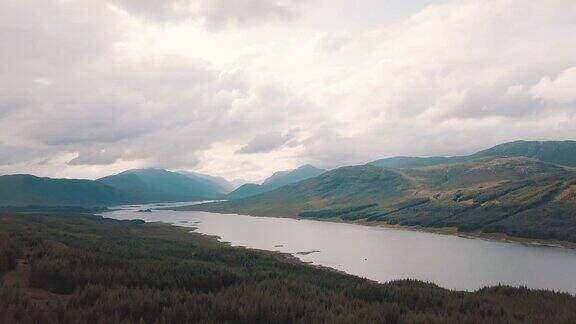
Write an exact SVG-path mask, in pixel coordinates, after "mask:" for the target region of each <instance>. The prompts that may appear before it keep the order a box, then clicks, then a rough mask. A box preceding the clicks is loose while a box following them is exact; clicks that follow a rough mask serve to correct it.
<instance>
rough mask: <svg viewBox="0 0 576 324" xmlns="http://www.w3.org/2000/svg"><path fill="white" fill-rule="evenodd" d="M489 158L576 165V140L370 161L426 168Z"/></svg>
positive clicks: (402, 166) (380, 165) (512, 144)
mask: <svg viewBox="0 0 576 324" xmlns="http://www.w3.org/2000/svg"><path fill="white" fill-rule="evenodd" d="M486 157H528V158H533V159H536V160H539V161H542V162H549V163H553V164H557V165H562V166H571V167H572V166H576V141H546V142H537V141H515V142H510V143H504V144H500V145H497V146H494V147H492V148H489V149H487V150H483V151H480V152H477V153H475V154H472V155H466V156H453V157H442V156H437V157H406V156H400V157H392V158H386V159H381V160H377V161H373V162H371V163H369V164H371V165H376V166H379V167H383V168H402V169H411V168H423V167H428V166H435V165H442V164H451V163H462V162H466V161H472V160H475V159H479V158H486Z"/></svg>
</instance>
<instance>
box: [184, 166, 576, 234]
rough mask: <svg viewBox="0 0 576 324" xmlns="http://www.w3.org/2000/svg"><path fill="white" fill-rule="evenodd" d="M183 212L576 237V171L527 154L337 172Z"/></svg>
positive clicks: (348, 169)
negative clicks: (339, 220) (405, 167)
mask: <svg viewBox="0 0 576 324" xmlns="http://www.w3.org/2000/svg"><path fill="white" fill-rule="evenodd" d="M183 209H194V210H205V211H213V212H228V213H240V214H249V215H260V216H282V217H310V218H340V219H343V220H349V221H353V220H366V221H370V222H386V223H389V224H399V225H406V226H416V225H419V226H425V227H457V228H458V229H459V230H460V231H463V232H467V231H476V230H480V231H484V232H495V233H506V234H509V235H513V236H520V237H529V238H541V239H560V240H566V241H574V242H576V215H575V214H574V211H576V172H574V171H570V170H569V169H565V168H563V167H560V166H556V165H553V164H549V163H544V162H540V161H537V160H534V159H529V158H525V157H496V158H484V159H477V160H474V161H471V162H465V163H458V164H448V165H438V166H432V167H425V168H418V169H385V168H380V167H377V166H373V165H365V166H354V167H345V168H340V169H336V170H333V171H330V172H327V173H326V174H324V175H322V176H319V177H316V178H313V179H310V180H307V181H304V182H301V183H297V184H293V185H289V186H285V187H282V188H279V189H277V190H274V191H271V192H268V193H265V194H261V195H258V196H254V197H251V198H247V199H242V200H238V201H229V202H221V203H213V204H204V205H198V206H191V207H185V208H183Z"/></svg>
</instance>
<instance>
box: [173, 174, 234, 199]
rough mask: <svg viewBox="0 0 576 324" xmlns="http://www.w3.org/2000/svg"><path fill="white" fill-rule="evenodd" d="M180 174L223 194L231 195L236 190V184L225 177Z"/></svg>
mask: <svg viewBox="0 0 576 324" xmlns="http://www.w3.org/2000/svg"><path fill="white" fill-rule="evenodd" d="M178 173H180V174H183V175H185V176H187V177H188V178H190V179H193V180H195V181H198V182H201V183H204V185H205V186H206V187H207V188H211V189H212V190H214V191H217V192H219V193H221V194H224V195H225V194H227V193H230V192H231V191H232V190H234V189H236V188H235V187H234V184H233V183H231V182H230V181H228V180H226V179H224V178H223V177H215V176H211V175H207V174H202V173H198V172H191V171H179V172H178Z"/></svg>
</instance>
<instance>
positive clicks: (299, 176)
mask: <svg viewBox="0 0 576 324" xmlns="http://www.w3.org/2000/svg"><path fill="white" fill-rule="evenodd" d="M324 172H326V170H324V169H319V168H316V167H314V166H311V165H304V166H301V167H299V168H297V169H294V170H292V171H278V172H276V173H274V174H273V175H272V176H271V177H269V178H268V179H266V180H264V182H263V183H262V184H261V185H257V184H253V183H248V184H245V185H243V186H241V187H239V188H238V189H236V190H234V191H233V192H231V193H229V194H228V195H226V199H228V200H237V199H242V198H247V197H251V196H256V195H259V194H262V193H265V192H268V191H272V190H274V189H277V188H280V187H282V186H286V185H289V184H293V183H297V182H300V181H303V180H307V179H310V178H314V177H317V176H319V175H321V174H323V173H324Z"/></svg>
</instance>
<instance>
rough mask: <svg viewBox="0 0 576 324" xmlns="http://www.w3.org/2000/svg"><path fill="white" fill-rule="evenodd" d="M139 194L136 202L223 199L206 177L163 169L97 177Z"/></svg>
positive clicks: (109, 183)
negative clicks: (193, 176)
mask: <svg viewBox="0 0 576 324" xmlns="http://www.w3.org/2000/svg"><path fill="white" fill-rule="evenodd" d="M97 181H98V182H100V183H103V184H106V185H108V186H110V187H114V188H116V189H118V190H120V191H123V192H126V193H129V194H130V195H132V196H134V197H138V202H142V203H145V202H176V201H195V200H196V201H197V200H213V199H220V198H222V196H223V195H222V193H221V192H219V191H218V188H217V186H216V185H214V184H212V183H208V182H207V181H206V180H204V179H202V180H198V179H194V178H191V177H189V176H186V175H183V174H180V173H176V172H170V171H167V170H162V169H136V170H128V171H124V172H122V173H119V174H117V175H113V176H108V177H104V178H101V179H98V180H97Z"/></svg>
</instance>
